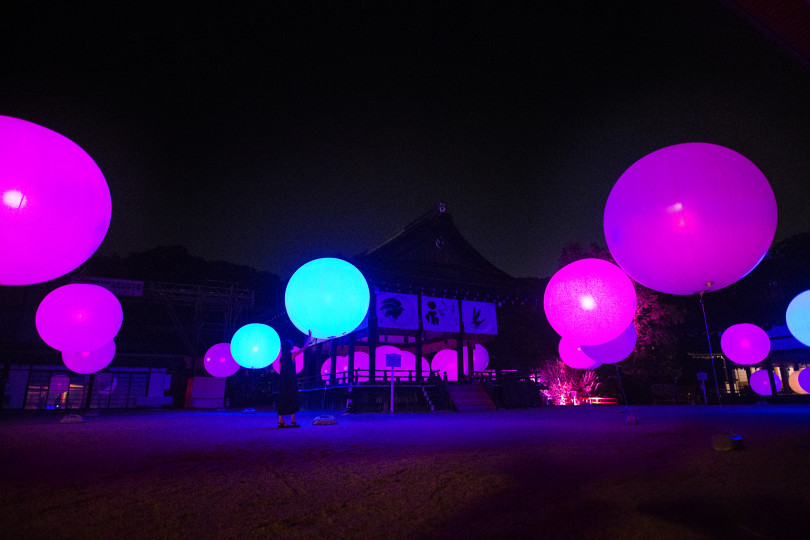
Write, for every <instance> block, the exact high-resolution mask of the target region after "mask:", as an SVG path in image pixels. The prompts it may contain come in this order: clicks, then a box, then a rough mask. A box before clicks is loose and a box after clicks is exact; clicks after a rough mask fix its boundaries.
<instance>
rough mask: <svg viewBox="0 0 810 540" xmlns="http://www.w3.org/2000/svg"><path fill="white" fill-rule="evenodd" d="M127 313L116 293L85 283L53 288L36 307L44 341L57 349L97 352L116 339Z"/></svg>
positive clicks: (40, 331) (40, 332)
mask: <svg viewBox="0 0 810 540" xmlns="http://www.w3.org/2000/svg"><path fill="white" fill-rule="evenodd" d="M123 320H124V312H123V310H122V309H121V303H120V302H119V301H118V298H116V297H115V295H114V294H113V293H111V292H110V291H108V290H107V289H105V288H104V287H99V286H98V285H89V284H86V283H73V284H71V285H64V286H62V287H59V288H58V289H55V290H53V291H51V292H50V293H49V294H48V296H46V297H45V298H44V299H43V300H42V302H40V304H39V307H38V308H37V315H36V326H37V332H39V336H40V337H41V338H42V340H43V341H44V342H45V343H47V344H48V345H50V346H51V347H53V348H54V349H56V350H58V351H94V350H96V349H100V348H101V347H103V346H104V345H106V344H107V343H109V342H110V341H112V340H113V338H114V337H115V336H116V335H117V334H118V331H119V330H120V329H121V323H122V322H123Z"/></svg>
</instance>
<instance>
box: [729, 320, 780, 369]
mask: <svg viewBox="0 0 810 540" xmlns="http://www.w3.org/2000/svg"><path fill="white" fill-rule="evenodd" d="M720 348H721V349H723V354H725V355H726V357H728V359H729V360H731V361H732V362H736V363H738V364H743V365H753V364H758V363H760V362H762V361H763V360H765V357H766V356H768V353H769V352H771V340H770V338H769V337H768V334H766V333H765V330H763V329H762V328H760V327H759V326H757V325H755V324H749V323H742V324H735V325H733V326H729V327H728V328H727V329H726V331H725V332H723V336H722V337H721V338H720Z"/></svg>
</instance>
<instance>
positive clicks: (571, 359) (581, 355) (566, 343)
mask: <svg viewBox="0 0 810 540" xmlns="http://www.w3.org/2000/svg"><path fill="white" fill-rule="evenodd" d="M557 350H558V351H559V353H560V360H562V361H563V363H564V364H565V365H566V366H568V367H571V368H574V369H594V368H597V367H599V366H600V365H602V363H601V362H599V361H597V360H594V359H593V358H591V357H590V356H588V355H587V354H585V352H584V351H583V350H582V347H581V346H579V345H577V344H576V343H574V342H573V341H571V340H570V339H568V338H567V337H565V336H563V337H562V338H561V339H560V344H559V345H558V346H557Z"/></svg>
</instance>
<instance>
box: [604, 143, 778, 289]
mask: <svg viewBox="0 0 810 540" xmlns="http://www.w3.org/2000/svg"><path fill="white" fill-rule="evenodd" d="M604 229H605V239H606V241H607V245H608V249H609V250H610V253H611V254H612V255H613V258H614V259H615V260H616V263H617V264H618V265H619V266H621V267H622V269H624V271H625V272H627V273H628V274H629V275H630V277H632V278H633V279H634V280H636V281H638V282H639V283H641V284H642V285H644V286H646V287H649V288H650V289H653V290H656V291H659V292H663V293H668V294H694V293H696V292H700V291H708V290H713V291H714V290H717V289H722V288H723V287H726V286H728V285H731V284H732V283H734V282H735V281H737V280H739V279H741V278H742V277H744V276H745V275H747V274H748V273H749V272H750V271H751V270H753V269H754V268H755V267H756V266H757V265H758V264H759V262H760V261H761V260H762V258H763V257H764V256H765V253H766V252H767V251H768V248H769V247H770V245H771V242H772V241H773V236H774V233H775V232H776V199H775V197H774V195H773V191H772V190H771V186H770V184H769V183H768V180H767V179H766V178H765V176H764V175H763V174H762V172H761V171H760V170H759V169H758V168H757V167H756V165H754V164H753V163H751V161H749V160H748V159H747V158H745V157H743V156H742V155H740V154H738V153H737V152H735V151H733V150H729V149H728V148H724V147H722V146H717V145H714V144H707V143H686V144H676V145H674V146H667V147H666V148H662V149H660V150H657V151H655V152H653V153H651V154H648V155H646V156H644V157H643V158H641V159H640V160H638V161H637V162H635V163H634V164H633V165H631V166H630V168H629V169H627V170H626V171H625V172H624V174H622V176H621V177H620V178H619V180H618V181H617V182H616V184H615V185H614V186H613V189H612V191H611V192H610V195H609V196H608V200H607V204H606V205H605V215H604Z"/></svg>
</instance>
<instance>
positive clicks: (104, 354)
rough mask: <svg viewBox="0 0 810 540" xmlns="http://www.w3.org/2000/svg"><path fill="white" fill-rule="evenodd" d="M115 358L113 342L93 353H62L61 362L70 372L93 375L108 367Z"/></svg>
mask: <svg viewBox="0 0 810 540" xmlns="http://www.w3.org/2000/svg"><path fill="white" fill-rule="evenodd" d="M113 358H115V340H111V341H110V342H109V343H107V344H106V345H104V346H103V347H101V348H100V349H96V350H94V351H83V352H69V351H62V362H64V363H65V366H67V368H68V369H69V370H70V371H73V372H76V373H83V374H89V373H95V372H96V371H101V370H102V369H104V368H105V367H107V366H109V365H110V362H112V361H113Z"/></svg>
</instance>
